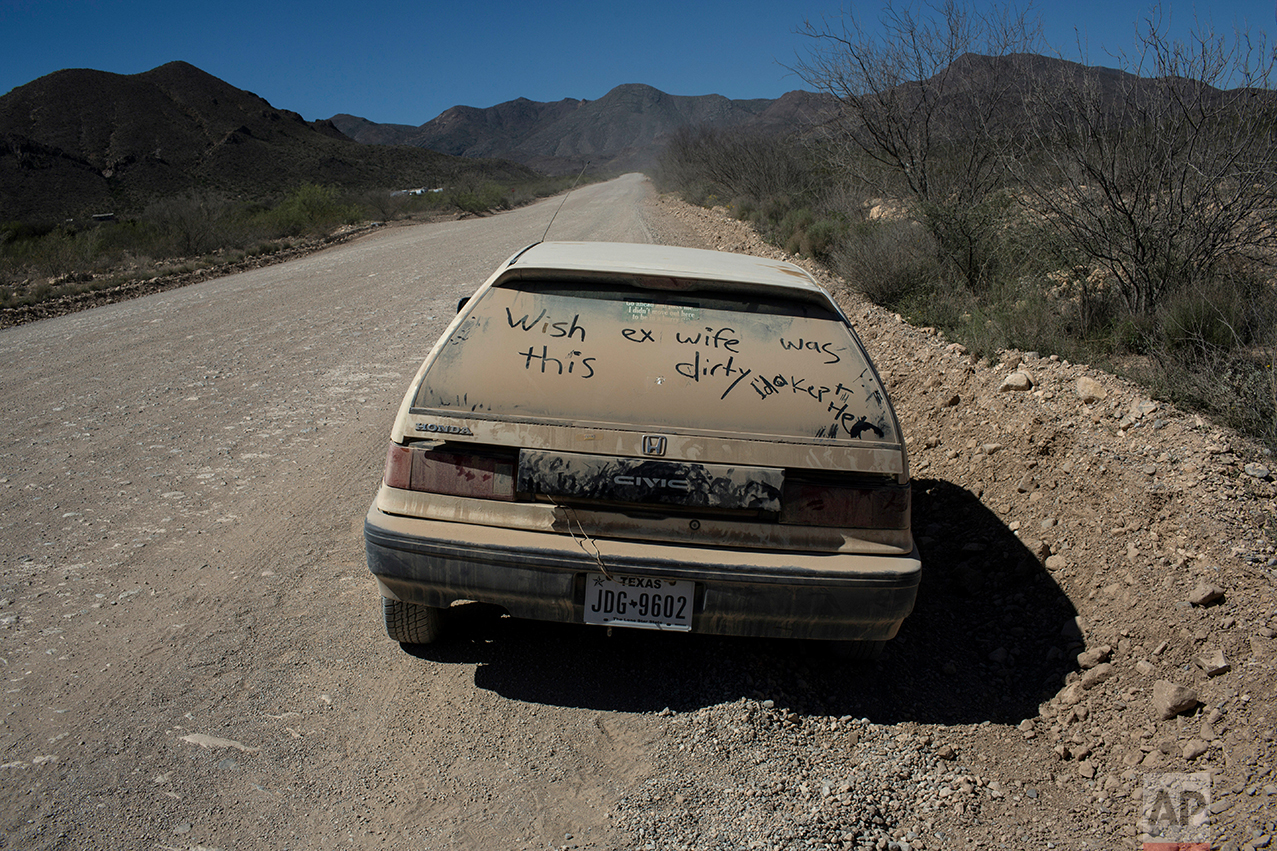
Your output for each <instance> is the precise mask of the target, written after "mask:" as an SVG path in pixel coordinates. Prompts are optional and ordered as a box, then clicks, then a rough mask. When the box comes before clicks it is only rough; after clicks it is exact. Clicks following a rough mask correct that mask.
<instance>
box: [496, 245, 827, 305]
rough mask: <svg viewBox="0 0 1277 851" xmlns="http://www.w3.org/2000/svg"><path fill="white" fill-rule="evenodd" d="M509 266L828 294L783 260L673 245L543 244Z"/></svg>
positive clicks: (531, 247) (511, 268)
mask: <svg viewBox="0 0 1277 851" xmlns="http://www.w3.org/2000/svg"><path fill="white" fill-rule="evenodd" d="M507 269H508V270H513V269H517V270H527V271H533V270H543V271H551V270H561V271H571V272H602V273H604V274H609V275H613V274H614V275H647V276H662V277H672V278H690V279H696V280H709V281H734V282H740V283H749V284H761V285H764V286H767V287H776V288H781V289H789V290H799V291H802V292H805V293H818V294H820V295H822V296H824V295H825V291H824V290H823V289H821V287H820V286H819V285H817V284H816V282H815V281H814V280H813V279H812V277H811V276H810V275H809V274H807V272H805V271H804V270H803V269H800V268H799V267H797V266H795V265H793V264H792V263H786V262H784V261H783V260H772V259H769V258H766V257H753V256H750V255H747V254H731V253H729V252H725V251H708V250H706V249H702V248H681V247H678V246H673V245H651V244H646V243H631V242H539V243H535V244H533V245H530V246H528V247H527V248H525V249H523V250H522V251H520V252H519V253H518V254H516V255H514V256H513V257H511V258H510V260H509V261H508V262H507Z"/></svg>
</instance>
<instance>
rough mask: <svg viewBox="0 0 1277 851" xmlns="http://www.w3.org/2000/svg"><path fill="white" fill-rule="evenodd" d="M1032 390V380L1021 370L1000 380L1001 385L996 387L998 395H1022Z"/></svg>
mask: <svg viewBox="0 0 1277 851" xmlns="http://www.w3.org/2000/svg"><path fill="white" fill-rule="evenodd" d="M1032 389H1033V379H1032V378H1030V377H1029V374H1028V373H1027V372H1024V371H1023V370H1020V371H1017V372H1013V373H1011V374H1010V375H1008V376H1007V377H1006V378H1004V379H1002V384H1001V385H1000V386H999V387H998V392H999V393H1006V392H1008V391H1010V392H1016V393H1023V392H1024V391H1026V390H1032Z"/></svg>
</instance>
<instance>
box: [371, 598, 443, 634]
mask: <svg viewBox="0 0 1277 851" xmlns="http://www.w3.org/2000/svg"><path fill="white" fill-rule="evenodd" d="M381 617H382V620H384V621H385V622H386V634H387V635H389V636H390V637H391V638H392V639H394V640H395V641H398V642H399V643H400V644H430V643H432V642H434V641H435V640H436V639H438V638H439V633H440V632H442V630H443V609H437V608H435V607H434V606H420V605H417V604H416V603H405V602H404V601H403V600H392V599H390V598H389V597H382V598H381Z"/></svg>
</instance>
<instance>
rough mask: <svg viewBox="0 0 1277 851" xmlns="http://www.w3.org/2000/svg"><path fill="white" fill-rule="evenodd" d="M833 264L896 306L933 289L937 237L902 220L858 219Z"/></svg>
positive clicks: (881, 300)
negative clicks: (863, 220) (864, 220)
mask: <svg viewBox="0 0 1277 851" xmlns="http://www.w3.org/2000/svg"><path fill="white" fill-rule="evenodd" d="M833 266H834V270H835V271H836V272H838V274H840V275H842V276H843V277H845V278H846V279H847V281H848V282H849V283H850V284H851V286H852V287H853V288H854V289H855V290H857V291H858V292H861V293H863V294H864V295H865V296H867V297H868V298H869V299H870V300H871V301H873V302H875V303H876V304H880V305H883V306H884V307H889V308H891V309H893V310H895V309H899V308H900V306H901V305H902V304H904V303H905V301H906V300H908V299H910V298H911V297H912V296H913V295H914V294H916V293H922V292H929V291H931V290H932V289H935V288H936V285H937V281H938V280H939V278H940V265H939V262H938V260H937V257H936V248H935V241H934V238H933V237H932V236H931V234H930V233H929V232H927V230H926V229H925V228H923V227H922V226H921V225H919V224H918V223H917V222H913V221H908V220H903V219H901V220H888V219H878V220H874V221H867V222H861V223H858V224H857V225H856V226H855V227H853V228H851V230H850V232H849V233H848V235H847V237H846V239H845V240H844V241H843V242H842V243H841V244H840V245H839V246H838V247H837V248H836V249H835V251H834V254H833Z"/></svg>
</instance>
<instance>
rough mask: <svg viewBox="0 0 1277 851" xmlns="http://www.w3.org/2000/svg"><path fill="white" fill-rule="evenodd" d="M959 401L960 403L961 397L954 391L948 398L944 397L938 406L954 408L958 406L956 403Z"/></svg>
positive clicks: (958, 403)
mask: <svg viewBox="0 0 1277 851" xmlns="http://www.w3.org/2000/svg"><path fill="white" fill-rule="evenodd" d="M961 403H962V397H961V396H959V395H958V394H957V393H954V394H953V395H952V396H950V397H948V398H947V399H945V400H944V401H943V402H941V403H940V407H942V408H956V407H958V405H960V404H961Z"/></svg>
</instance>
